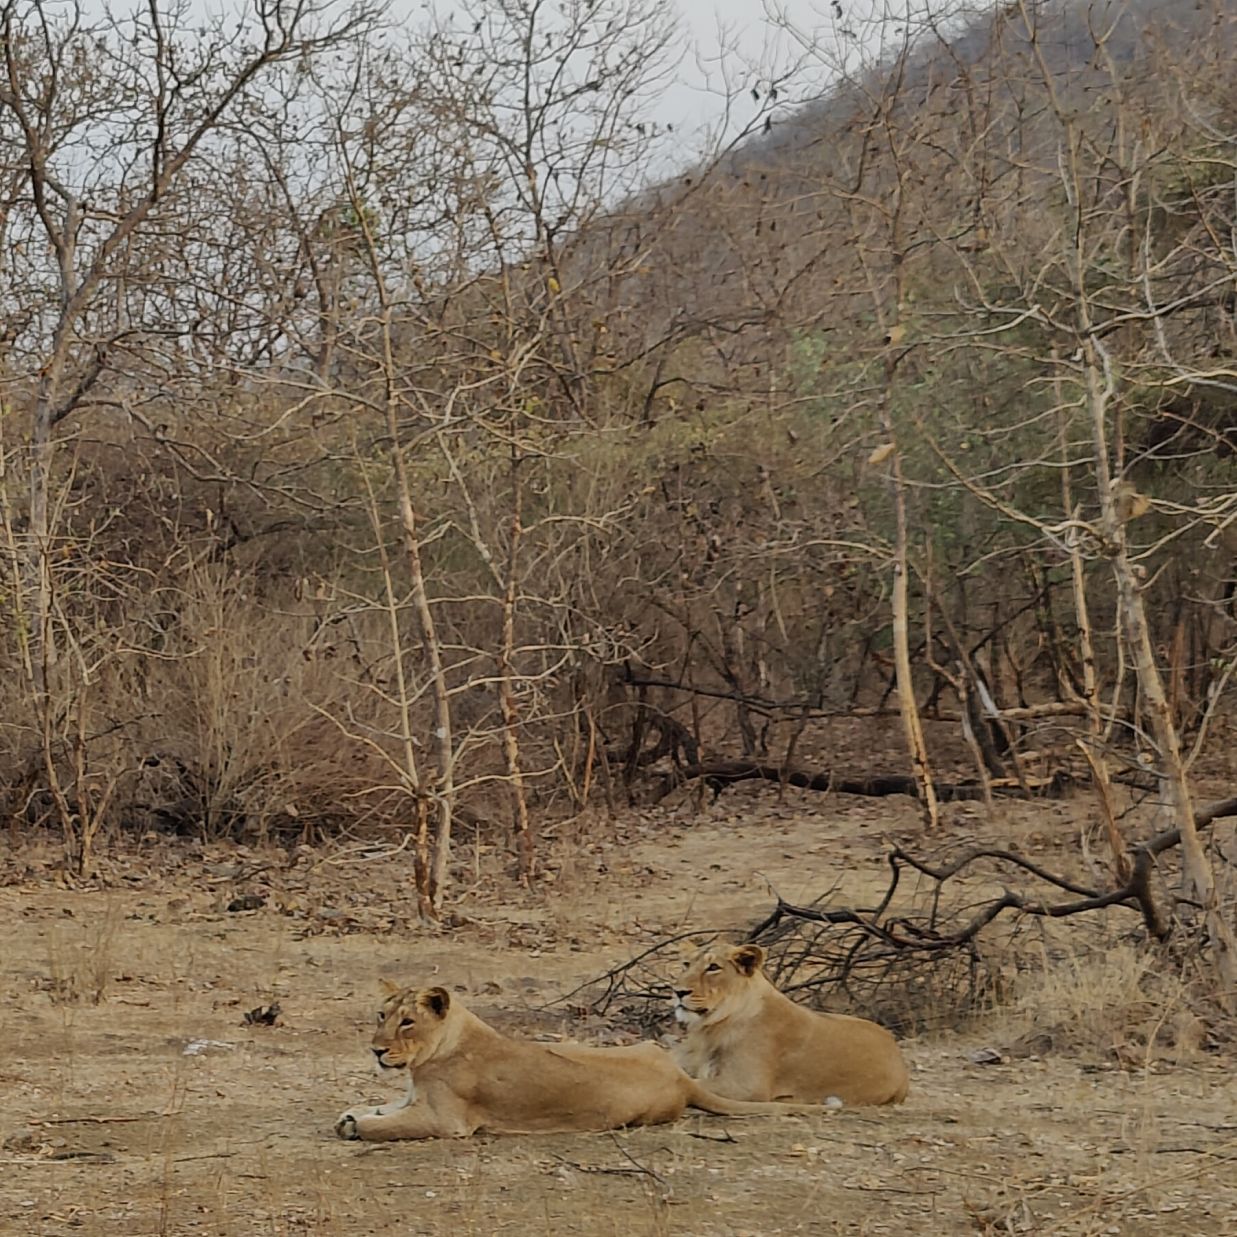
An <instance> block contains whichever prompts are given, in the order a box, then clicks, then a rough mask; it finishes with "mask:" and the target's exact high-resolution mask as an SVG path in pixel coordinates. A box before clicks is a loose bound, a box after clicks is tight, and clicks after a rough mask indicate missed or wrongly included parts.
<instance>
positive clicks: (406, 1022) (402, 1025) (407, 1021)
mask: <svg viewBox="0 0 1237 1237" xmlns="http://www.w3.org/2000/svg"><path fill="white" fill-rule="evenodd" d="M412 1022H413V1020H412V1019H411V1018H405V1019H404V1020H403V1022H401V1023H400V1024H399V1029H400V1030H401V1031H406V1030H408V1028H409V1027H410V1026H412Z"/></svg>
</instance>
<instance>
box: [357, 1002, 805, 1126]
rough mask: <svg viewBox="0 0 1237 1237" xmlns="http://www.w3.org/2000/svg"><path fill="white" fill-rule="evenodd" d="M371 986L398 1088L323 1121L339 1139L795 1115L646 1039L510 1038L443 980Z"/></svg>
mask: <svg viewBox="0 0 1237 1237" xmlns="http://www.w3.org/2000/svg"><path fill="white" fill-rule="evenodd" d="M383 987H384V989H385V991H386V993H387V996H386V1000H385V1001H384V1002H383V1004H382V1008H381V1010H379V1012H378V1029H377V1031H375V1032H374V1038H373V1050H374V1056H375V1057H376V1058H377V1060H378V1064H379V1066H380V1067H381V1069H382V1071H383V1072H384V1073H385V1072H387V1071H390V1072H391V1073H392V1074H394V1073H396V1072H398V1071H399V1070H405V1071H407V1080H408V1094H407V1096H406V1097H405V1098H404V1099H402V1100H400V1101H397V1102H396V1103H393V1104H386V1105H383V1106H382V1107H379V1108H364V1109H362V1108H357V1109H349V1110H348V1111H347V1112H346V1113H344V1114H343V1116H341V1117H340V1118H339V1120H338V1121H337V1122H336V1123H335V1133H336V1134H338V1135H339V1137H340V1138H361V1139H364V1140H365V1141H367V1142H385V1141H388V1140H390V1139H396V1138H465V1137H467V1136H468V1135H469V1134H475V1133H477V1132H478V1131H483V1132H485V1133H490V1134H532V1133H563V1132H567V1131H571V1130H611V1129H617V1128H619V1127H620V1126H624V1125H655V1124H658V1123H660V1122H663V1121H674V1120H675V1119H676V1118H678V1117H681V1116H682V1115H683V1110H684V1109H685V1108H699V1109H702V1110H703V1111H705V1112H711V1113H719V1114H722V1115H724V1116H754V1115H772V1114H777V1113H782V1114H790V1113H799V1112H803V1111H805V1108H804V1107H803V1106H799V1107H794V1106H791V1105H786V1104H753V1103H744V1102H742V1101H738V1100H729V1099H723V1098H722V1097H721V1096H719V1095H714V1094H713V1092H712V1091H709V1090H708V1089H707V1088H705V1087H703V1086H701V1085H700V1084H699V1083H698V1082H695V1081H694V1080H693V1079H691V1078H689V1077H688V1076H687V1075H686V1074H685V1073H684V1072H683V1071H682V1070H681V1069H679V1067H678V1066H677V1065H676V1064H675V1063H674V1061H673V1059H672V1058H671V1056H670V1054H669V1053H668V1052H666V1051H665V1050H664V1049H662V1048H659V1047H658V1046H657V1045H656V1044H637V1045H636V1046H634V1047H631V1048H589V1047H586V1046H585V1045H583V1044H571V1043H566V1044H561V1043H560V1044H537V1043H528V1042H521V1041H519V1040H514V1039H508V1038H507V1037H506V1036H505V1035H500V1034H499V1033H498V1032H497V1031H495V1030H494V1029H493V1027H489V1026H487V1025H486V1024H485V1023H484V1022H482V1021H481V1019H480V1018H478V1017H476V1015H474V1014H472V1013H470V1012H469V1011H468V1010H467V1009H465V1008H464V1006H463V1005H462V1004H460V1002H459V1001H458V1000H455V999H453V998H452V997H451V994H450V993H449V992H447V990H446V989H445V988H399V987H397V986H396V985H394V984H388V983H385V982H384V983H383ZM816 1111H819V1110H816Z"/></svg>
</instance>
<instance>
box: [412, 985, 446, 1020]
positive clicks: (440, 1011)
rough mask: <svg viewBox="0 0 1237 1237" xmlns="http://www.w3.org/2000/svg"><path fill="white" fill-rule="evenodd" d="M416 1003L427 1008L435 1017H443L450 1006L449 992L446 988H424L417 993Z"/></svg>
mask: <svg viewBox="0 0 1237 1237" xmlns="http://www.w3.org/2000/svg"><path fill="white" fill-rule="evenodd" d="M417 1004H418V1005H420V1006H421V1008H422V1009H428V1010H429V1011H430V1013H431V1014H433V1015H434V1017H435V1018H445V1017H446V1016H447V1010H449V1009H450V1008H451V994H450V993H449V992H448V991H447V990H446V988H426V989H425V991H424V992H419V993H418V994H417Z"/></svg>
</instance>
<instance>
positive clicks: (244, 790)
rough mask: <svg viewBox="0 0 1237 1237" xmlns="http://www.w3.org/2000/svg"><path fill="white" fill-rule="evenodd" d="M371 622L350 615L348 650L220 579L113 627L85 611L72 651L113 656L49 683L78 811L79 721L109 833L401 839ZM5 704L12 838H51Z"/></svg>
mask: <svg viewBox="0 0 1237 1237" xmlns="http://www.w3.org/2000/svg"><path fill="white" fill-rule="evenodd" d="M287 592H288V593H289V594H291V590H287ZM367 619H368V616H366V615H364V614H360V615H356V616H353V617H352V620H351V621H350V623H349V624H348V625H347V628H346V630H347V632H348V636H347V640H346V641H344V640H343V639H341V638H340V636H339V635H338V630H339V629H338V628H332V627H330V626H329V625H327V624H325V623H324V622H323V620H322V618H321V616H319V615H316V614H315V613H314V610H313V603H311V602H306V603H300V602H297V601H296V600H295V598H293V597H292V596H291V595H289V596H286V597H280V596H276V597H272V596H271V595H269V593H268V594H267V595H263V594H262V592H261V590H260V587H259V586H258V585H257V584H256V581H255V579H254V577H253V576H252V575H251V574H250V573H248V572H245V571H242V570H238V569H234V568H229V567H227V566H224V565H219V564H207V565H201V564H199V565H196V566H189V567H188V568H182V569H181V570H180V571H178V572H176V573H173V572H171V571H167V572H165V573H163V574H162V576H161V577H159V578H156V580H155V584H154V586H153V587H148V588H147V589H146V590H139V589H136V588H134V589H131V590H129V591H128V592H127V593H126V594H125V596H124V597H123V600H122V603H121V604H120V605H118V606H117V607H116V608H115V610H114V611H113V612H110V613H109V612H108V611H107V610H105V609H103V608H86V607H83V608H82V611H81V613H80V614H79V615H78V616H77V617H76V621H75V642H76V646H77V647H78V648H81V649H86V650H93V649H106V650H109V651H108V652H107V654H106V655H105V656H104V655H99V656H96V657H95V659H94V661H93V663H92V665H91V669H90V673H89V674H88V675H85V674H82V673H80V672H78V668H77V666H75V665H74V663H73V662H72V661H71V659H70V658H65V662H66V668H65V671H64V674H63V675H62V676H61V677H60V678H58V679H57V680H56V682H55V684H54V692H55V696H54V699H53V711H54V725H55V731H56V733H55V739H54V742H53V745H52V746H53V755H54V758H55V759H56V761H57V767H58V769H59V770H60V777H61V780H62V782H63V783H64V785H65V786H66V788H67V790H68V792H69V796H70V799H72V797H73V794H74V792H75V789H76V787H75V784H74V777H75V776H76V775H75V772H74V763H73V759H72V755H73V742H74V736H75V735H76V734H77V733H78V719H79V718H80V719H81V722H82V725H81V731H82V733H84V734H85V735H86V736H87V749H88V768H89V774H88V776H89V778H90V780H91V781H92V782H93V783H95V784H97V785H111V786H113V787H114V789H113V790H112V792H111V795H110V799H109V801H108V802H109V808H108V812H107V818H106V821H105V826H106V827H108V828H111V829H112V830H116V829H121V830H125V831H136V832H143V833H144V832H147V831H152V830H153V831H155V832H177V833H184V834H194V835H205V836H207V837H225V836H226V837H246V838H251V839H256V840H262V839H265V838H267V837H270V836H273V835H278V834H291V833H295V834H298V835H300V836H304V837H313V836H315V835H318V834H320V833H322V832H325V831H328V830H329V831H335V830H339V829H341V828H346V827H350V826H354V825H360V824H372V823H375V822H377V823H388V822H389V823H392V824H394V825H396V826H398V825H399V823H400V821H401V820H402V819H404V818H406V816H407V813H406V812H405V811H401V808H402V805H403V804H404V803H405V802H406V800H405V798H404V796H403V794H402V793H401V792H400V791H399V789H398V788H397V786H396V778H395V777H394V776H393V771H392V768H391V767H390V766H389V765H388V764H387V763H386V761H385V759H384V755H385V753H386V752H387V751H388V750H389V749H390V747H391V746H392V745H391V743H390V741H389V740H388V737H387V736H388V734H389V732H390V731H391V729H392V727H391V721H390V717H389V714H390V712H391V707H390V705H389V702H388V700H387V698H386V697H385V695H384V687H385V677H384V675H385V663H384V657H385V656H387V655H388V654H387V653H386V646H384V645H383V644H382V634H381V633H379V634H378V635H376V636H375V637H374V638H372V639H371V638H370V637H369V636H368V634H367V627H368V626H369V625H370V624H369V623H368V622H367ZM79 661H80V662H81V663H82V664H84V663H85V661H86V658H85V656H83V657H82V658H80V659H79ZM0 694H2V695H3V699H0V707H2V708H3V716H4V723H3V725H2V726H0V735H2V738H0V744H2V746H3V750H4V755H5V756H6V757H7V760H6V767H7V768H9V769H11V770H13V771H14V774H13V776H11V779H10V781H9V783H8V785H7V786H6V787H5V788H4V789H5V792H6V794H5V798H6V801H7V802H6V807H7V813H6V814H7V816H8V819H9V823H10V827H22V826H30V825H35V826H37V825H41V824H52V825H54V824H55V814H54V811H53V805H52V803H51V799H50V795H49V793H48V791H47V788H46V775H45V772H44V770H43V767H42V753H41V750H40V745H39V734H38V715H37V713H36V710H35V709H34V706H33V703H32V700H31V697H30V694H29V691H28V689H26V688H25V687H24V685H23V684H22V683H21V682H20V681H19V680H17V679H15V678H10V679H8V680H7V681H6V682H5V683H4V685H3V687H0Z"/></svg>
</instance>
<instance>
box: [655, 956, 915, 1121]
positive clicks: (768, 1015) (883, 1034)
mask: <svg viewBox="0 0 1237 1237" xmlns="http://www.w3.org/2000/svg"><path fill="white" fill-rule="evenodd" d="M764 958H765V952H764V950H763V949H761V948H760V946H759V945H741V946H739V947H737V948H735V947H732V946H725V945H722V946H713V947H711V948H709V949H706V950H705V951H704V952H703V953H701V954H700V955H699V956H698V957H696V958H695V959H694V960H693V961H691V962H689V963H688V964H687V970H686V972H685V973H684V975H683V978H682V979H681V980H680V981H679V983H678V984H677V985H676V987H675V994H674V1015H675V1018H676V1019H677V1020H678V1021H679V1022H681V1023H683V1024H685V1025H686V1027H687V1034H686V1036H685V1037H684V1038H683V1041H682V1042H681V1043H680V1044H679V1045H678V1047H677V1048H676V1049H675V1053H674V1056H675V1060H677V1061H678V1063H679V1064H680V1065H681V1066H682V1067H683V1068H684V1069H685V1070H686V1071H687V1073H689V1074H691V1075H692V1077H694V1078H698V1079H702V1080H707V1081H708V1084H709V1086H710V1087H711V1088H712V1089H713V1090H714V1091H716V1092H717V1093H718V1094H719V1095H726V1096H729V1097H730V1098H732V1099H736V1100H765V1101H767V1100H796V1101H799V1102H802V1103H814V1104H821V1103H828V1102H829V1101H830V1100H833V1101H834V1102H836V1101H837V1100H841V1102H842V1103H843V1104H900V1103H901V1102H902V1101H903V1100H904V1099H906V1092H907V1087H908V1081H909V1080H908V1077H907V1072H906V1064H905V1062H904V1061H903V1060H902V1054H901V1052H899V1051H898V1045H897V1042H896V1041H895V1040H894V1038H893V1036H892V1035H890V1034H889V1032H888V1031H886V1030H885V1028H884V1027H881V1026H877V1025H876V1023H875V1022H868V1021H867V1020H866V1019H864V1018H850V1017H847V1016H846V1015H845V1014H818V1013H815V1012H813V1011H812V1010H810V1009H805V1008H804V1007H803V1006H802V1005H796V1004H795V1002H794V1001H792V1000H791V999H790V998H789V997H786V996H784V995H783V994H782V993H780V992H779V991H778V990H777V989H776V988H775V987H774V986H773V985H772V984H771V983H770V982H769V981H768V979H767V978H766V977H765V974H764V972H763V971H762V970H761V965H762V963H763V962H764Z"/></svg>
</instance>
